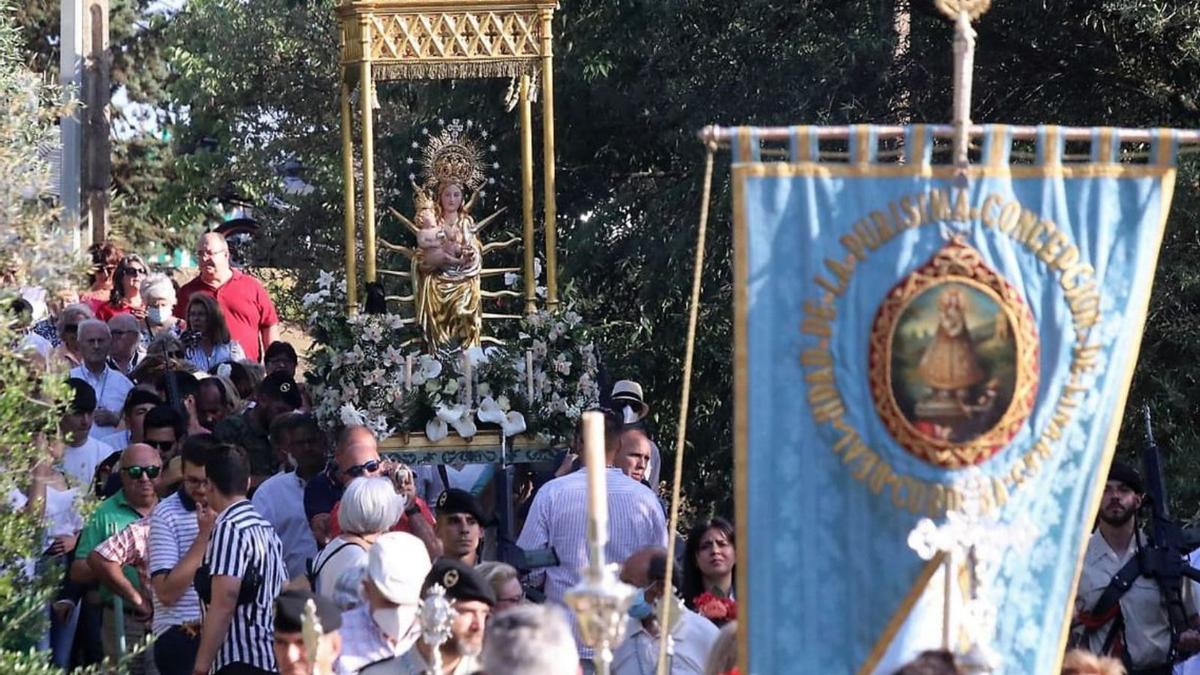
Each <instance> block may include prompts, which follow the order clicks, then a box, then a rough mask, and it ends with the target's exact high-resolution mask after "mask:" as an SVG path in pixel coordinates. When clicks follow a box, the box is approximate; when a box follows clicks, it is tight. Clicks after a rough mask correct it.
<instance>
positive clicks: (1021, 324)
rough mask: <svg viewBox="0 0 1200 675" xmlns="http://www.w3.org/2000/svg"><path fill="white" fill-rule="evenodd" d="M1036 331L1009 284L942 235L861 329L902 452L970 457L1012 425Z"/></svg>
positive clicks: (982, 454)
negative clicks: (867, 333)
mask: <svg viewBox="0 0 1200 675" xmlns="http://www.w3.org/2000/svg"><path fill="white" fill-rule="evenodd" d="M1037 351H1038V350H1037V336H1036V333H1035V332H1034V328H1033V320H1032V316H1031V315H1030V313H1029V309H1028V307H1027V306H1026V305H1025V303H1024V302H1023V301H1022V300H1021V298H1020V297H1019V296H1018V295H1017V293H1016V291H1015V289H1013V288H1012V286H1011V285H1009V284H1008V283H1007V282H1005V281H1004V280H1003V278H1001V277H1000V276H999V275H998V274H997V273H996V272H995V271H994V270H991V269H990V268H988V267H987V266H986V265H985V264H984V263H983V262H982V260H981V259H980V257H979V254H978V251H976V250H975V249H973V248H971V247H970V246H967V245H966V244H964V243H962V242H958V241H956V242H952V243H951V244H949V245H947V246H946V247H945V248H943V249H942V250H941V251H939V252H938V253H937V254H936V255H935V256H934V257H933V259H931V260H930V261H929V262H928V263H927V264H926V265H924V266H923V267H922V268H920V269H918V270H917V271H915V272H913V273H912V274H911V275H910V276H909V277H907V278H906V279H905V280H904V281H902V282H901V283H900V284H899V285H897V286H896V288H894V289H893V290H892V291H891V293H889V294H888V297H887V299H886V300H885V301H884V303H883V305H882V306H881V307H880V309H879V312H878V314H877V315H876V319H875V326H874V328H873V330H872V337H871V381H872V386H871V391H872V395H873V396H874V397H875V403H876V408H877V410H878V411H879V414H880V417H881V418H882V419H883V421H884V423H885V424H886V426H887V427H888V430H889V431H890V432H892V434H893V435H894V436H895V438H896V440H897V441H899V442H900V444H901V445H902V446H904V448H905V449H906V450H908V451H909V452H912V453H913V454H915V455H917V456H918V457H921V458H922V459H925V460H926V461H930V462H932V463H934V464H937V465H939V466H945V467H958V466H967V465H971V464H978V463H980V462H982V461H985V460H986V459H988V458H989V457H991V456H992V455H994V454H995V453H996V452H998V451H999V450H1000V449H1001V448H1002V447H1003V446H1004V445H1005V444H1006V443H1007V442H1008V441H1009V440H1011V439H1012V437H1013V436H1014V435H1015V434H1016V432H1017V430H1018V429H1019V427H1020V425H1021V424H1023V423H1024V421H1025V419H1026V418H1027V417H1028V415H1029V411H1030V410H1031V409H1032V405H1033V396H1034V394H1035V392H1036V388H1037Z"/></svg>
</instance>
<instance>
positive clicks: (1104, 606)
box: [1079, 555, 1142, 633]
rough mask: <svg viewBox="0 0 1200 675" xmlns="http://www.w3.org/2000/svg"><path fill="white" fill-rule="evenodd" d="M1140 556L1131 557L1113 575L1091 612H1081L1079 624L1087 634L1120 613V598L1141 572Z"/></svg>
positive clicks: (1093, 631)
mask: <svg viewBox="0 0 1200 675" xmlns="http://www.w3.org/2000/svg"><path fill="white" fill-rule="evenodd" d="M1140 561H1141V556H1136V555H1135V556H1133V557H1132V558H1130V559H1129V562H1127V563H1125V566H1124V567H1122V568H1121V569H1119V570H1117V573H1116V574H1114V575H1113V578H1112V580H1111V581H1109V582H1108V586H1106V587H1105V588H1104V592H1103V593H1101V594H1100V599H1099V600H1097V601H1096V606H1095V607H1092V609H1091V611H1087V612H1081V613H1080V615H1079V622H1080V623H1082V624H1083V627H1084V629H1085V631H1086V632H1087V633H1095V632H1096V631H1098V630H1100V628H1101V627H1103V626H1104V624H1106V623H1108V622H1109V621H1111V620H1112V619H1113V617H1115V616H1116V615H1117V614H1119V613H1120V610H1121V607H1120V602H1121V598H1122V597H1123V596H1124V595H1125V592H1126V591H1128V590H1129V588H1130V587H1131V586H1133V582H1134V581H1137V578H1138V575H1139V574H1141V572H1142V565H1141V562H1140Z"/></svg>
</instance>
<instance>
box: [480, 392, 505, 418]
mask: <svg viewBox="0 0 1200 675" xmlns="http://www.w3.org/2000/svg"><path fill="white" fill-rule="evenodd" d="M475 417H476V418H478V419H479V421H480V422H488V423H491V424H504V411H503V410H501V409H500V404H498V403H497V402H496V399H494V398H492V397H491V396H485V397H484V398H483V400H481V401H480V402H479V410H477V411H475Z"/></svg>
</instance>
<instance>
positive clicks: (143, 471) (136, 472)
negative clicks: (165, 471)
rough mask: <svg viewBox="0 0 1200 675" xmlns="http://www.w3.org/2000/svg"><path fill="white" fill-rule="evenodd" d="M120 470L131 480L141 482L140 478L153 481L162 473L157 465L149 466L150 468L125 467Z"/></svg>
mask: <svg viewBox="0 0 1200 675" xmlns="http://www.w3.org/2000/svg"><path fill="white" fill-rule="evenodd" d="M121 470H122V471H124V472H125V473H126V474H128V475H129V477H130V478H132V479H133V480H141V479H142V476H145V477H146V478H149V479H150V480H154V479H155V478H158V474H160V473H162V467H161V466H158V465H157V464H151V465H150V466H127V467H124V468H122V469H121Z"/></svg>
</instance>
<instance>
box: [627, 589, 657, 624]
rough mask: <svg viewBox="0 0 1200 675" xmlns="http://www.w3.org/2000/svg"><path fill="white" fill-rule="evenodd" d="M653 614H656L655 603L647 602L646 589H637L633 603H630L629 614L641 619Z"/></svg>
mask: <svg viewBox="0 0 1200 675" xmlns="http://www.w3.org/2000/svg"><path fill="white" fill-rule="evenodd" d="M651 614H654V605H651V604H650V603H648V602H646V589H644V588H639V589H637V592H636V593H634V594H633V604H631V605H629V616H631V617H633V618H635V619H637V620H638V621H641V620H642V619H645V618H647V617H649V616H650V615H651Z"/></svg>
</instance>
